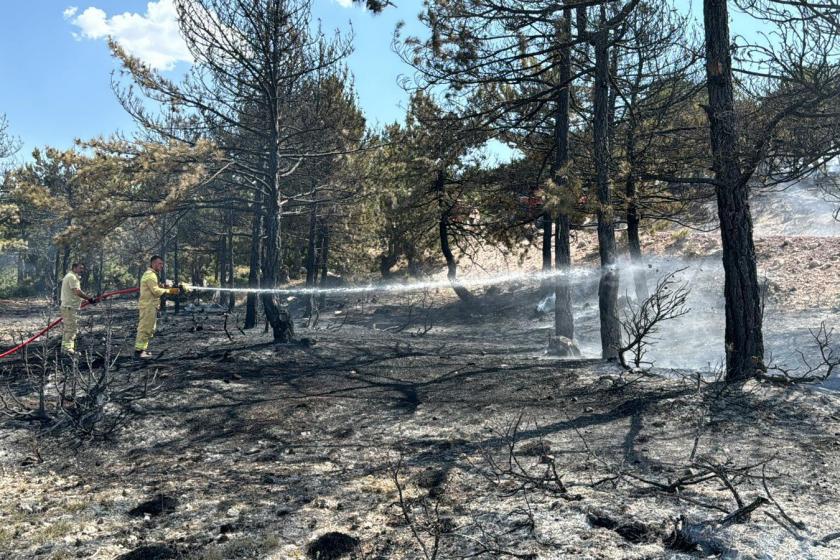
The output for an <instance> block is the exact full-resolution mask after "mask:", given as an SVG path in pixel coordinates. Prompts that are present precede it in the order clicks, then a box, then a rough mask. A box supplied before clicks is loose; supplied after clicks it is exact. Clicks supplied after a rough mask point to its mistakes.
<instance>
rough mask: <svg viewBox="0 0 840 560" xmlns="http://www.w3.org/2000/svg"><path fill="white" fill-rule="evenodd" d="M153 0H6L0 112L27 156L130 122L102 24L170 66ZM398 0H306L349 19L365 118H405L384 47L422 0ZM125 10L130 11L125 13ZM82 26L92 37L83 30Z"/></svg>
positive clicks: (328, 14)
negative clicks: (115, 89) (382, 2)
mask: <svg viewBox="0 0 840 560" xmlns="http://www.w3.org/2000/svg"><path fill="white" fill-rule="evenodd" d="M159 1H161V0H157V1H156V0H152V1H151V2H146V1H141V0H89V3H87V2H79V0H38V1H34V2H33V1H28V0H4V1H3V3H2V7H0V114H2V113H5V114H6V116H7V117H8V120H9V124H10V127H11V129H12V132H13V133H14V134H15V135H16V136H18V137H20V138H21V139H22V140H23V142H24V148H23V149H22V150H21V154H19V155H20V156H23V157H27V155H28V153H30V152H31V151H32V148H34V147H38V146H44V145H51V146H56V147H62V148H64V147H69V146H71V145H72V143H73V140H74V138H90V137H93V136H97V135H100V134H110V133H112V132H115V131H117V130H121V131H131V130H132V129H133V127H134V126H133V123H132V121H131V119H130V118H129V117H128V115H126V114H125V112H124V111H123V110H122V108H121V107H120V106H119V104H118V103H117V101H116V100H115V98H114V95H113V93H112V91H111V86H110V73H111V71H112V70H113V69H114V68H116V64H115V62H114V60H113V58H112V57H111V56H110V54H109V52H108V47H107V45H106V42H105V35H101V33H106V34H107V33H108V32H111V33H115V34H118V35H119V36H122V37H124V39H125V40H126V41H129V42H130V44H132V45H134V47H135V48H137V49H138V52H139V53H141V54H142V56H143V57H145V58H147V59H148V60H153V61H155V62H156V63H157V64H159V65H161V67H162V68H169V66H170V64H173V63H171V62H170V63H168V64H167V57H174V58H177V55H178V48H177V47H176V46H174V43H175V41H173V38H172V37H169V36H167V35H168V34H169V33H170V29H171V28H170V27H168V26H165V25H160V22H156V23H152V24H149V23H148V22H149V19H150V18H149V17H146V16H151V18H154V8H159V7H160V6H158V2H159ZM162 2H167V0H162ZM399 4H400V5H399V8H398V9H392V10H389V11H387V12H386V13H384V14H382V15H378V16H373V15H372V14H370V13H368V12H366V11H365V10H363V9H361V8H359V7H344V6H342V5H340V4H339V3H338V2H337V1H336V0H313V12H314V13H313V16H314V17H315V18H318V19H320V20H321V22H322V24H323V28H324V30H325V31H327V32H331V31H332V30H334V29H341V30H344V31H347V30H348V29H349V28H350V25H351V23H350V22H352V29H353V31H354V33H355V41H354V43H355V49H356V50H355V52H354V53H353V55H352V57H351V58H350V60H349V64H350V67H351V70H352V71H353V73H354V74H355V76H356V80H355V82H356V88H357V91H358V94H359V99H360V102H361V104H362V107H363V109H364V110H365V113H366V115H367V116H368V120H369V122H371V124H376V123H377V122H378V123H380V124H384V123H387V122H391V121H393V120H401V119H402V113H403V107H404V106H405V99H406V96H405V94H404V92H403V91H402V90H401V89H400V88H399V86H398V84H397V77H398V75H399V74H401V73H405V72H406V68H405V67H404V66H402V64H401V62H400V61H399V59H398V57H397V56H396V55H395V54H394V53H393V52H392V51H391V47H390V45H391V38H392V35H393V31H394V28H395V26H396V24H397V22H398V21H400V20H405V21H406V23H407V25H408V29H409V31H411V30H412V29H413V32H414V33H417V32H420V31H421V28H420V26H419V23H417V22H416V19H417V18H416V15H417V13H418V12H419V11H420V8H421V6H422V0H410V1H409V0H401V1H400V3H399ZM73 7H75V8H76V10H75V12H73V10H72V9H71V8H73ZM91 7H93V8H96V9H98V10H101V12H104V13H100V12H98V11H96V10H94V11H91V12H87V15H86V16H85V11H86V10H87V9H88V8H91ZM150 7H151V8H152V9H153V10H152V12H150V10H149V9H150ZM68 9H71V10H70V11H68V12H66V10H68ZM126 13H129V14H134V16H133V17H126V16H125V14H126ZM80 16H84V17H82V21H81V22H78V21H77V22H76V23H74V21H76V20H77V19H78V18H79V17H80ZM114 16H117V17H116V18H114ZM140 16H143V19H140ZM80 24H81V25H83V26H84V27H82V26H80ZM84 30H86V31H87V32H88V33H89V34H91V36H89V37H84V36H83V33H84ZM155 35H157V36H155ZM187 64H188V63H187V62H174V65H173V66H172V69H171V70H164V72H166V73H168V74H169V75H171V76H177V75H178V73H179V71H183V69H184V68H186V65H187Z"/></svg>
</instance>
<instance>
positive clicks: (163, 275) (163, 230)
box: [158, 216, 168, 317]
mask: <svg viewBox="0 0 840 560" xmlns="http://www.w3.org/2000/svg"><path fill="white" fill-rule="evenodd" d="M166 248H167V243H166V216H164V217H163V219H162V220H161V222H160V249H158V251H159V252H158V254H159V255H160V257H161V258H162V259H163V263H164V264H163V268H162V269H161V271H160V273H159V274H158V281H159V282H160V283H161V284H165V283H166V273H167V272H168V269H167V266H166V256H167V255H166ZM160 313H161V317H163V314H164V313H166V296H165V295H164V296H160Z"/></svg>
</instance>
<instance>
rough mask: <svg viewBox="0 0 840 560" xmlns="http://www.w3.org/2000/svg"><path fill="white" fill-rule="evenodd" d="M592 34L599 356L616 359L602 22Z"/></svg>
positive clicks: (605, 48)
mask: <svg viewBox="0 0 840 560" xmlns="http://www.w3.org/2000/svg"><path fill="white" fill-rule="evenodd" d="M604 19H605V14H604V7H603V6H602V7H601V26H600V29H599V30H598V32H597V33H596V34H595V37H594V39H595V40H594V43H595V44H594V47H595V87H594V89H595V93H594V112H595V118H594V121H595V122H594V124H593V136H594V142H595V145H594V150H593V151H594V155H595V183H596V189H597V192H598V213H597V215H598V252H599V254H600V257H601V279H600V282H599V284H598V310H599V312H600V322H601V355H602V357H603V358H604V359H608V360H613V359H617V358H618V349H619V347H620V346H621V331H620V328H619V322H618V272H617V270H616V269H615V223H614V220H613V208H612V195H611V193H610V180H609V112H610V111H609V71H610V69H609V64H610V58H609V30H608V29H607V28H606V26H604V25H603V22H604Z"/></svg>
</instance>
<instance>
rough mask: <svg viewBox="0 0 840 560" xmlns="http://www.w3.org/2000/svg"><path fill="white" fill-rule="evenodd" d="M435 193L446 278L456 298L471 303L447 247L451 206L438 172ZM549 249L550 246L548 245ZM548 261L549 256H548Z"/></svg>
mask: <svg viewBox="0 0 840 560" xmlns="http://www.w3.org/2000/svg"><path fill="white" fill-rule="evenodd" d="M435 191H436V192H437V199H438V209H439V210H440V218H439V220H438V234H439V236H440V250H441V252H442V253H443V258H444V259H446V277H447V278H448V279H449V283H450V284H451V285H452V289H453V290H454V291H455V294H456V295H457V296H458V298H459V299H460V300H461V301H463V302H464V303H472V302H473V301H475V297H474V296H473V295H472V294H471V293H470V291H469V290H467V289H466V288H465V287H464V286H462V285H461V284H460V283H459V282H458V278H457V276H458V263H457V262H456V261H455V256H454V255H453V254H452V248H451V247H450V246H449V218H450V214H451V213H452V205H451V204H448V203H447V202H446V200H445V195H446V192H445V191H446V173H445V172H444V171H438V173H437V178H436V179H435ZM550 231H551V222H550V220H549V232H550ZM549 247H550V245H549ZM549 259H550V255H549Z"/></svg>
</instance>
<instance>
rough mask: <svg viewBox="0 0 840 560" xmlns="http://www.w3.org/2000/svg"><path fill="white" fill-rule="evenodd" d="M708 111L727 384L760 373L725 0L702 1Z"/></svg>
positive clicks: (757, 297) (758, 319) (756, 300)
mask: <svg viewBox="0 0 840 560" xmlns="http://www.w3.org/2000/svg"><path fill="white" fill-rule="evenodd" d="M703 20H704V27H705V34H706V77H707V81H706V87H707V90H708V94H709V105H708V107H707V109H706V112H707V115H708V119H709V132H710V137H711V147H712V158H713V164H712V169H713V171H714V174H715V179H716V181H717V184H716V185H715V193H716V195H717V207H718V218H719V220H720V233H721V240H722V244H723V271H724V297H725V300H726V333H725V351H726V380H727V381H737V380H742V379H747V378H749V377H752V376H754V375H756V374H757V373H759V372H760V371H762V370H763V367H764V366H763V363H764V340H763V335H762V331H761V328H762V309H761V293H760V286H759V283H758V273H757V271H756V264H755V246H754V244H753V228H752V216H751V215H750V207H749V187H748V185H747V180H746V179H747V178H746V177H744V176H743V175H742V172H741V168H740V165H739V163H738V159H737V154H738V123H737V120H736V117H735V102H734V95H733V87H732V59H731V56H730V40H729V13H728V7H727V0H704V2H703Z"/></svg>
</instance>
